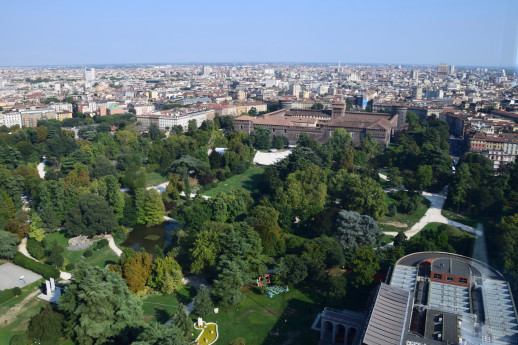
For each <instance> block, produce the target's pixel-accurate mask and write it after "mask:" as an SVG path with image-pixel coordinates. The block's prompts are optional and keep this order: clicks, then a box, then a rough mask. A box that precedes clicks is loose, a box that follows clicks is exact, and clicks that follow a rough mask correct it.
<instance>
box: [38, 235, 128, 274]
mask: <svg viewBox="0 0 518 345" xmlns="http://www.w3.org/2000/svg"><path fill="white" fill-rule="evenodd" d="M46 238H48V240H50V241H57V242H58V244H59V245H61V246H62V247H64V248H66V247H68V242H67V241H68V240H67V238H66V237H65V235H64V234H63V233H60V232H54V233H52V234H49V235H47V236H46ZM94 246H95V244H94V245H92V247H90V248H88V249H90V250H92V252H93V254H92V256H91V257H89V258H83V257H82V256H83V253H84V252H85V251H87V250H88V249H84V250H66V249H65V250H64V251H63V253H62V254H63V257H64V258H65V263H64V266H66V265H67V264H68V263H73V264H76V263H77V262H79V260H81V261H84V262H88V263H89V264H90V265H92V266H97V267H104V266H106V265H107V264H112V263H117V262H118V261H119V257H118V256H117V255H116V254H115V253H114V252H113V250H111V249H110V247H109V246H106V247H104V248H101V249H99V250H93V247H94Z"/></svg>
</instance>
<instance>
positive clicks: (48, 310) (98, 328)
mask: <svg viewBox="0 0 518 345" xmlns="http://www.w3.org/2000/svg"><path fill="white" fill-rule="evenodd" d="M411 115H412V114H411V113H410V116H408V128H407V130H406V132H405V133H402V134H400V135H399V136H398V137H397V139H396V140H394V141H393V142H392V143H391V144H390V145H389V146H388V147H387V148H385V149H384V150H383V149H382V147H381V145H380V144H379V143H378V142H377V141H376V140H375V139H373V138H372V137H371V136H370V135H366V136H365V137H363V138H362V140H361V142H360V143H359V145H356V146H353V145H352V143H351V142H352V137H351V135H350V134H349V133H347V132H346V131H345V130H343V129H337V130H335V131H334V132H333V133H332V135H331V136H330V138H329V140H328V141H326V142H325V143H320V142H317V141H316V140H314V139H312V138H311V137H309V136H308V135H306V134H305V133H303V134H301V135H300V137H298V140H297V143H296V146H294V147H289V148H288V147H286V150H287V149H289V150H290V152H291V153H290V154H289V155H287V156H286V157H285V158H284V159H283V160H279V161H277V162H275V163H273V164H270V165H261V166H259V165H256V164H254V163H253V162H254V156H255V154H256V152H257V151H259V150H261V152H262V153H264V154H268V150H270V149H271V148H273V147H276V148H284V147H285V146H286V144H287V142H288V139H287V138H286V137H283V136H278V135H273V134H274V133H270V132H269V130H268V129H265V128H258V129H257V130H255V131H253V132H252V133H250V134H246V133H241V132H236V131H233V124H232V118H231V117H229V116H222V117H216V118H215V119H214V121H209V120H207V121H204V122H203V123H202V124H200V126H198V125H197V124H196V122H194V123H192V122H190V123H189V126H188V128H185V131H184V130H183V129H182V128H176V129H174V130H172V131H170V132H168V133H167V135H166V134H165V133H164V132H163V131H160V130H159V129H158V127H157V126H156V125H152V126H150V128H149V130H147V131H145V132H142V131H139V130H138V128H137V125H136V119H135V116H134V114H132V113H128V114H118V115H111V116H104V117H96V118H95V119H94V120H92V119H90V120H91V121H95V123H96V124H97V126H96V127H84V128H82V129H81V130H79V131H78V133H77V135H78V137H79V138H74V135H73V133H70V132H69V131H68V130H67V129H64V127H65V126H64V124H63V122H60V121H55V120H47V121H40V122H39V124H38V126H37V127H35V128H30V127H29V128H23V129H16V130H15V131H13V132H9V131H1V132H0V187H1V188H0V228H1V229H2V230H0V259H1V260H2V261H1V262H0V271H2V269H5V270H6V271H7V269H8V268H12V267H13V266H14V267H19V268H18V269H19V270H20V271H19V272H32V273H31V274H34V276H35V278H34V279H35V280H34V281H32V282H30V283H27V284H22V283H23V282H24V280H23V282H22V279H19V276H20V275H21V274H18V273H17V272H18V271H15V272H14V273H12V275H11V276H10V277H11V278H9V279H6V281H4V282H0V284H5V286H4V285H0V287H2V290H1V291H0V315H2V316H3V317H4V320H2V318H1V317H0V345H4V344H5V345H25V344H33V343H34V342H41V343H42V344H43V343H45V344H67V345H68V344H79V345H90V344H135V345H154V344H156V345H159V344H160V345H162V344H165V345H187V344H189V343H192V342H195V341H197V343H198V344H212V343H215V344H225V345H227V344H231V345H246V344H248V345H250V344H252V345H255V344H263V345H270V344H271V345H273V344H284V345H289V344H302V345H305V344H308V345H309V344H315V343H317V342H318V340H319V339H320V338H319V337H320V333H319V332H318V331H315V330H312V329H311V327H312V324H313V322H314V321H315V318H316V317H317V315H318V314H319V313H320V312H321V311H322V310H323V308H325V307H329V306H332V307H333V308H336V309H344V308H347V309H351V310H355V311H359V312H362V311H364V309H365V305H366V301H367V300H368V298H369V294H370V291H372V289H373V288H375V287H376V286H377V285H378V284H379V283H380V282H383V281H385V280H386V279H387V274H388V272H390V269H391V267H393V266H394V264H395V263H396V261H397V260H398V259H399V258H401V257H402V256H404V255H406V254H410V253H414V252H419V251H446V252H451V253H459V254H463V255H471V254H472V252H473V248H474V246H475V242H476V241H477V240H478V239H481V238H482V237H480V236H479V237H477V234H479V232H477V231H481V230H477V229H479V228H483V231H484V234H485V235H486V236H485V240H486V244H487V248H488V254H489V255H488V256H489V260H490V262H491V263H492V264H494V265H495V266H497V267H499V268H501V269H502V271H503V272H504V274H505V275H506V276H513V275H514V276H517V275H518V271H517V268H516V266H513V265H511V264H510V261H509V259H508V258H509V257H513V255H516V248H518V246H517V245H516V241H515V239H516V238H518V236H514V235H513V234H516V229H518V216H517V215H516V212H517V209H516V205H518V203H516V199H515V198H516V195H515V193H514V192H513V190H514V188H515V187H516V186H517V185H518V164H517V163H512V164H510V165H509V170H508V171H507V172H503V173H502V174H505V177H502V175H495V174H494V169H493V166H492V163H491V162H490V161H489V160H488V159H487V158H485V157H484V156H482V155H478V154H476V153H466V154H465V155H464V156H463V157H462V158H461V159H460V161H459V164H458V169H457V172H456V174H452V169H451V166H452V159H451V157H450V155H449V151H448V150H449V146H448V138H449V134H448V133H449V132H448V124H447V123H446V122H444V121H441V120H438V119H437V118H432V117H431V118H428V119H424V120H419V119H418V118H417V117H416V116H411ZM414 115H415V114H414ZM78 121H79V120H78ZM81 121H86V120H82V119H81ZM91 121H88V122H91ZM84 123H86V122H84ZM84 123H83V124H84ZM111 126H115V127H116V128H117V129H116V130H115V131H114V132H113V133H112V132H111V128H112V127H111ZM216 147H218V148H222V147H223V148H226V150H224V151H221V152H217V151H216V150H213V149H214V148H216ZM29 148H30V149H29ZM31 152H38V153H39V154H32V153H31ZM43 155H44V156H45V160H44V161H42V158H41V157H42V156H43ZM381 168H383V170H380V169H381ZM380 174H381V175H383V176H384V177H380ZM513 241H514V242H513ZM22 269H23V270H27V271H21V270H22ZM50 278H52V279H55V280H56V286H57V287H58V288H62V289H63V290H59V291H62V294H61V297H59V300H58V302H59V303H57V304H56V303H49V302H47V301H46V300H44V299H41V298H40V297H41V296H40V295H46V294H49V291H48V290H47V289H46V288H45V286H46V283H45V281H46V280H50ZM19 285H20V286H19ZM22 285H23V286H22ZM512 288H513V289H516V285H515V283H512ZM513 291H516V290H513ZM199 318H202V319H203V321H205V322H206V323H205V324H203V325H202V326H201V327H198V326H196V327H195V325H196V324H197V322H198V319H199ZM205 326H207V328H205Z"/></svg>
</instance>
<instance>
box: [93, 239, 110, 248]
mask: <svg viewBox="0 0 518 345" xmlns="http://www.w3.org/2000/svg"><path fill="white" fill-rule="evenodd" d="M106 246H108V240H107V239H105V238H103V239H102V240H100V241H97V243H96V244H95V250H99V249H102V248H104V247H106Z"/></svg>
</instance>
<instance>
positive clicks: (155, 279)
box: [148, 256, 183, 294]
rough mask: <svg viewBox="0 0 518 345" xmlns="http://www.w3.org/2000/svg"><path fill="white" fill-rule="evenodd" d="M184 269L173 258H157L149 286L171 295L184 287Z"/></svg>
mask: <svg viewBox="0 0 518 345" xmlns="http://www.w3.org/2000/svg"><path fill="white" fill-rule="evenodd" d="M182 278H183V275H182V268H181V267H180V265H179V264H178V262H176V260H174V259H173V258H172V257H171V256H167V257H165V258H163V259H161V258H155V262H154V263H153V269H152V273H151V275H150V276H149V280H148V285H149V286H151V287H153V288H157V289H159V290H160V291H161V292H162V293H165V294H171V293H173V292H175V291H178V290H179V289H180V288H181V287H182Z"/></svg>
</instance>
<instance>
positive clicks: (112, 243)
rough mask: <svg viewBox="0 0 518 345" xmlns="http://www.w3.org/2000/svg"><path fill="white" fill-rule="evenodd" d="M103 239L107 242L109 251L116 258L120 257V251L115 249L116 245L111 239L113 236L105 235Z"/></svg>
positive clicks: (117, 248)
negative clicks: (111, 251)
mask: <svg viewBox="0 0 518 345" xmlns="http://www.w3.org/2000/svg"><path fill="white" fill-rule="evenodd" d="M104 237H105V238H106V239H107V240H108V245H109V246H110V249H111V250H113V252H114V253H115V254H117V256H121V255H122V250H121V249H120V248H119V247H117V245H116V244H115V240H114V239H113V236H112V235H111V234H110V235H105V236H104Z"/></svg>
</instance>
